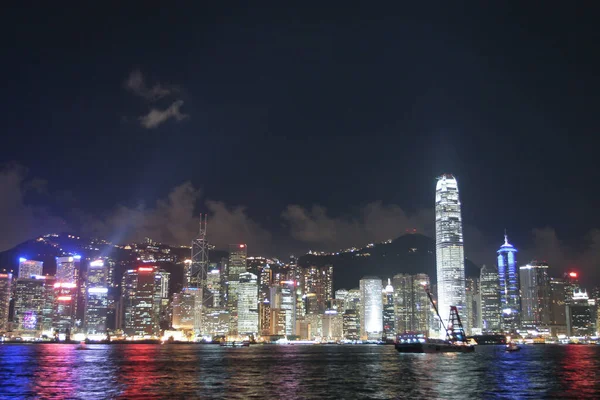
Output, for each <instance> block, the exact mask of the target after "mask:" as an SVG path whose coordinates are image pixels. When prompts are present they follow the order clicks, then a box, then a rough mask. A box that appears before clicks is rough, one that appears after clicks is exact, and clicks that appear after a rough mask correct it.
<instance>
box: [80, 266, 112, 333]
mask: <svg viewBox="0 0 600 400" xmlns="http://www.w3.org/2000/svg"><path fill="white" fill-rule="evenodd" d="M108 267H109V266H108V265H107V264H106V263H105V262H104V260H95V261H92V262H90V264H89V267H88V271H87V285H86V286H87V297H86V302H85V317H84V327H85V332H86V333H87V334H88V335H97V334H105V333H106V329H107V326H106V318H107V313H108V275H109V273H108Z"/></svg>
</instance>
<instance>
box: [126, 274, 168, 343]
mask: <svg viewBox="0 0 600 400" xmlns="http://www.w3.org/2000/svg"><path fill="white" fill-rule="evenodd" d="M121 286H122V303H123V312H124V315H123V323H124V331H125V334H127V335H128V336H131V337H134V338H153V337H158V336H159V333H160V332H159V321H160V302H159V301H157V299H160V292H161V275H160V274H157V268H156V267H155V266H151V265H147V264H146V265H143V266H140V267H138V268H137V269H132V270H128V271H126V272H125V274H124V275H123V283H122V285H121ZM157 293H158V295H157Z"/></svg>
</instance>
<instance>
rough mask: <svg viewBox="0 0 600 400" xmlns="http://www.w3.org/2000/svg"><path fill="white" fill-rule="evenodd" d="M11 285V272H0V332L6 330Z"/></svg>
mask: <svg viewBox="0 0 600 400" xmlns="http://www.w3.org/2000/svg"><path fill="white" fill-rule="evenodd" d="M11 286H12V274H11V273H10V272H6V271H2V272H0V332H6V331H7V330H8V312H9V308H10V295H11Z"/></svg>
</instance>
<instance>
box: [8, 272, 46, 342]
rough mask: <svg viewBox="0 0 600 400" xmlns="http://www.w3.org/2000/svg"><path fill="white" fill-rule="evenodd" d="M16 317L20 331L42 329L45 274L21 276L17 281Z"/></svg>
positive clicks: (14, 318) (16, 323)
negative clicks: (31, 276) (30, 276)
mask: <svg viewBox="0 0 600 400" xmlns="http://www.w3.org/2000/svg"><path fill="white" fill-rule="evenodd" d="M14 296H15V297H14V298H15V304H14V317H13V321H14V322H15V325H16V329H17V330H18V331H38V330H41V329H42V320H43V314H42V311H43V309H44V307H45V301H46V279H45V277H43V276H36V277H33V278H19V279H17V280H16V282H15V294H14Z"/></svg>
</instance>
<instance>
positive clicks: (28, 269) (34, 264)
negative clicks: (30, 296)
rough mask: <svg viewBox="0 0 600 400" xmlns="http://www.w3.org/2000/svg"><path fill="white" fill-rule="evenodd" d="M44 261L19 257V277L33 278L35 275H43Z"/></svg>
mask: <svg viewBox="0 0 600 400" xmlns="http://www.w3.org/2000/svg"><path fill="white" fill-rule="evenodd" d="M43 266H44V263H43V262H42V261H35V260H28V259H26V258H22V257H21V258H19V278H27V279H29V278H31V277H32V276H35V275H43V272H42V271H43Z"/></svg>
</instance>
